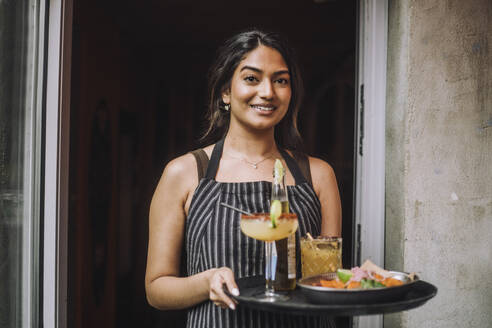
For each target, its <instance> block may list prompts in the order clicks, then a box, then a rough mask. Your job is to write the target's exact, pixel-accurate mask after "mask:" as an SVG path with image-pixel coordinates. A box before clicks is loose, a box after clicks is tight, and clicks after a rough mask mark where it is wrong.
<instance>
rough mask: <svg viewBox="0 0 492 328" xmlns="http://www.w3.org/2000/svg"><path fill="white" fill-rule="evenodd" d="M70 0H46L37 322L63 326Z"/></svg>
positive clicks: (65, 267)
mask: <svg viewBox="0 0 492 328" xmlns="http://www.w3.org/2000/svg"><path fill="white" fill-rule="evenodd" d="M72 11H73V0H49V4H48V14H47V17H48V30H47V33H48V40H47V52H46V96H45V97H46V98H45V99H46V100H45V105H46V107H45V127H44V131H45V149H44V153H45V159H44V222H43V272H42V276H43V299H42V302H43V303H42V313H43V327H47V328H58V327H67V288H68V284H67V252H68V229H67V228H68V172H69V162H68V161H69V143H70V78H71V74H70V69H71V51H72Z"/></svg>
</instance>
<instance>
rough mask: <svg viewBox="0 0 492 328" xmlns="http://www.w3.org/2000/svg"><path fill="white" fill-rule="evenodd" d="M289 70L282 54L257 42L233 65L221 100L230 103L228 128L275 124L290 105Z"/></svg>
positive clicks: (261, 127) (265, 126)
mask: <svg viewBox="0 0 492 328" xmlns="http://www.w3.org/2000/svg"><path fill="white" fill-rule="evenodd" d="M290 98H291V88H290V81H289V70H288V69H287V65H286V64H285V62H284V60H283V58H282V55H280V53H279V52H278V51H276V50H274V49H272V48H269V47H265V46H259V47H258V48H256V49H255V50H253V51H251V53H249V54H248V56H247V57H246V58H245V59H244V60H243V61H242V62H241V64H240V65H239V66H238V67H237V68H236V70H235V72H234V75H233V76H232V80H231V85H230V87H229V88H228V89H227V90H225V91H224V92H223V94H222V101H223V102H224V104H226V105H230V107H231V109H230V116H231V118H230V123H229V124H230V128H234V129H253V130H263V129H267V128H271V127H273V126H275V125H277V123H278V122H280V120H281V119H282V118H283V117H284V116H285V113H286V112H287V110H288V108H289V103H290Z"/></svg>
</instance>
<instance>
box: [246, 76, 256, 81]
mask: <svg viewBox="0 0 492 328" xmlns="http://www.w3.org/2000/svg"><path fill="white" fill-rule="evenodd" d="M244 81H246V82H257V81H258V80H257V79H256V77H254V76H251V75H250V76H246V77H245V78H244Z"/></svg>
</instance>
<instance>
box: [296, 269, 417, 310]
mask: <svg viewBox="0 0 492 328" xmlns="http://www.w3.org/2000/svg"><path fill="white" fill-rule="evenodd" d="M383 282H384V283H383ZM416 282H418V277H416V276H415V275H414V274H408V273H405V272H399V271H387V270H384V269H382V268H380V267H378V266H377V265H375V264H374V263H372V262H370V261H366V262H365V263H364V264H363V265H361V266H360V267H356V268H352V269H350V270H339V271H337V272H328V273H324V274H319V275H315V276H310V277H304V278H302V279H300V280H299V281H298V283H297V285H298V286H299V287H300V290H301V291H302V292H303V293H304V294H305V295H306V296H307V298H308V299H309V300H310V301H312V302H314V303H318V304H326V303H327V302H328V303H329V302H333V300H335V299H336V300H337V302H340V303H354V302H355V303H358V304H363V303H365V302H373V301H374V302H375V301H391V300H394V299H397V298H401V297H402V296H403V295H404V294H405V293H406V292H408V291H410V290H411V289H412V288H413V286H414V285H415V283H416Z"/></svg>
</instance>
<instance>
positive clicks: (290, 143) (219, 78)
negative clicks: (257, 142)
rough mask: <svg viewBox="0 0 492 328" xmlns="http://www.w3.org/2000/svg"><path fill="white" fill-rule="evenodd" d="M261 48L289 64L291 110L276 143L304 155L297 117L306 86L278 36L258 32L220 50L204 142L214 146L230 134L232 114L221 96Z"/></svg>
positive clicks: (240, 36) (278, 129)
mask: <svg viewBox="0 0 492 328" xmlns="http://www.w3.org/2000/svg"><path fill="white" fill-rule="evenodd" d="M260 45H263V46H267V47H270V48H272V49H275V50H277V51H278V52H279V53H280V54H281V55H282V57H283V59H284V61H285V63H286V64H287V68H288V69H289V74H290V81H291V90H292V93H291V99H290V103H289V108H288V110H287V113H286V114H285V116H284V118H283V119H282V120H281V121H280V122H279V123H278V125H277V126H276V127H275V141H276V142H277V145H278V146H279V147H282V148H286V149H290V150H297V151H302V148H303V147H302V138H301V135H300V133H299V130H298V129H297V115H298V113H299V107H300V105H301V101H302V96H303V83H302V78H301V75H300V69H299V66H298V65H297V62H296V60H295V55H294V52H293V50H292V48H291V47H290V46H289V45H288V43H287V41H286V40H285V39H284V38H282V37H281V36H280V35H279V34H276V33H271V32H263V31H260V30H257V29H253V30H247V31H244V32H241V33H239V34H236V35H234V36H233V37H231V38H230V39H228V40H227V41H226V42H225V43H224V44H223V45H222V46H221V47H220V48H219V49H218V52H217V56H216V60H215V63H214V64H213V65H212V67H211V69H210V72H209V104H208V111H207V121H208V127H207V129H206V132H205V134H204V135H203V137H202V138H201V141H202V142H204V143H213V142H216V141H218V140H220V139H221V138H224V137H225V135H226V134H227V130H228V128H229V121H230V112H229V111H226V110H225V109H224V105H225V104H224V102H223V101H222V93H223V92H224V91H226V90H227V89H229V87H230V85H231V80H232V76H233V74H234V71H235V70H236V68H237V66H238V65H239V63H240V62H241V61H242V60H243V59H244V58H245V57H246V55H247V54H248V53H250V52H251V51H253V50H254V49H256V48H258V47H259V46H260Z"/></svg>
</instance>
